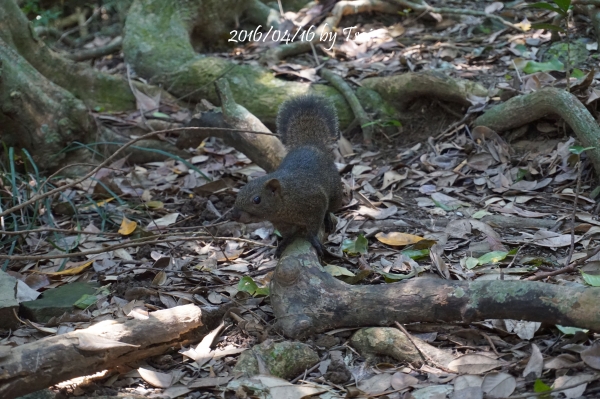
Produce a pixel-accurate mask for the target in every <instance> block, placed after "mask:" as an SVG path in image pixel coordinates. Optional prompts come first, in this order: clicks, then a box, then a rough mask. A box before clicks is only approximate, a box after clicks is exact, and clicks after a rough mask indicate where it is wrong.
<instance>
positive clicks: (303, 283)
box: [271, 240, 600, 338]
mask: <svg viewBox="0 0 600 399" xmlns="http://www.w3.org/2000/svg"><path fill="white" fill-rule="evenodd" d="M271 300H272V306H273V311H274V314H275V316H276V318H277V320H278V321H277V325H278V327H279V328H280V329H281V330H282V331H283V333H284V334H285V335H286V336H288V337H292V338H301V337H305V336H307V335H310V334H314V333H320V332H323V331H328V330H332V329H336V328H344V327H359V326H373V325H377V326H389V325H392V324H393V323H394V322H396V321H397V322H398V323H401V324H402V323H411V322H440V321H446V322H450V321H462V322H465V323H470V322H473V321H480V320H485V319H490V318H494V319H516V320H529V321H539V322H545V323H550V324H561V325H565V326H573V327H581V328H588V329H591V330H596V331H597V330H600V313H598V311H597V304H598V302H599V301H600V288H574V287H567V286H559V285H554V284H545V283H537V282H528V281H501V280H499V281H455V280H442V279H434V278H423V277H420V278H412V279H410V280H407V281H405V282H398V283H392V284H381V285H363V286H351V285H348V284H345V283H343V282H341V281H339V280H337V279H335V278H334V277H332V276H331V275H330V274H328V273H326V272H325V271H323V269H322V268H321V266H320V264H319V261H318V258H317V256H316V254H315V253H314V251H313V250H312V247H311V246H310V244H309V243H308V242H306V241H305V240H296V241H295V242H294V243H293V244H292V245H290V246H289V247H288V248H287V249H286V251H285V252H284V254H283V256H282V258H281V259H280V261H279V264H278V265H277V268H276V270H275V274H274V276H273V280H272V281H271Z"/></svg>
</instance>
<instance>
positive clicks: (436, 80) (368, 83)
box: [362, 72, 488, 108]
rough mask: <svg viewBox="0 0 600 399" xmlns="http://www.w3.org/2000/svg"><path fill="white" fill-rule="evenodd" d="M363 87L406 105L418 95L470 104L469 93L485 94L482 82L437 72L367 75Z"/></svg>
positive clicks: (391, 101)
mask: <svg viewBox="0 0 600 399" xmlns="http://www.w3.org/2000/svg"><path fill="white" fill-rule="evenodd" d="M362 84H363V87H366V88H368V89H372V90H375V91H376V92H378V93H379V94H380V95H381V97H383V99H384V100H386V101H389V102H390V103H392V104H396V105H398V106H400V107H401V108H402V107H405V106H406V105H408V104H410V103H411V102H412V100H414V99H415V98H417V97H423V96H427V97H435V98H437V99H439V100H441V101H449V102H455V103H458V104H462V105H465V106H467V105H471V102H470V101H469V96H477V97H486V96H487V95H488V92H487V90H486V89H485V88H484V87H483V86H481V85H480V84H479V83H475V82H470V81H468V80H461V79H454V78H451V77H449V76H446V75H444V74H441V73H437V72H423V73H404V74H402V75H394V76H387V77H383V78H368V79H365V80H363V81H362Z"/></svg>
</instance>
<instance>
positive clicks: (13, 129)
mask: <svg viewBox="0 0 600 399" xmlns="http://www.w3.org/2000/svg"><path fill="white" fill-rule="evenodd" d="M0 13H1V11H0ZM0 26H1V25H0ZM34 82H35V83H34ZM93 126H94V122H93V118H92V117H91V116H90V114H89V113H88V110H87V108H86V107H85V105H84V104H83V103H82V102H81V101H79V100H78V99H76V98H75V97H74V96H73V95H72V94H71V93H69V92H68V91H66V90H64V89H63V88H61V87H59V86H56V85H54V84H52V82H50V81H49V80H47V79H45V78H44V77H43V76H42V75H41V74H40V73H39V72H38V71H37V70H35V69H34V68H32V66H31V65H30V64H29V63H28V62H27V61H26V60H25V59H23V57H21V56H20V55H19V54H17V53H16V52H15V51H14V50H13V49H12V47H11V46H9V45H8V44H7V43H6V42H5V41H4V40H3V39H2V37H1V35H0V134H1V135H2V139H3V141H4V143H5V144H6V145H8V146H16V147H22V148H27V149H28V150H29V153H30V154H32V156H33V160H34V162H35V163H36V164H37V165H38V167H40V168H41V169H46V168H56V167H58V166H59V165H60V163H61V162H62V161H63V158H64V157H65V155H64V154H62V150H63V148H65V147H66V146H67V145H69V144H70V143H72V142H73V141H84V140H85V132H86V131H87V130H89V129H91V128H92V127H93Z"/></svg>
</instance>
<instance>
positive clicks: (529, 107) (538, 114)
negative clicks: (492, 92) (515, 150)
mask: <svg viewBox="0 0 600 399" xmlns="http://www.w3.org/2000/svg"><path fill="white" fill-rule="evenodd" d="M547 114H555V115H558V116H560V117H561V118H563V119H564V121H565V122H566V123H567V124H568V125H569V126H570V127H571V129H573V131H574V132H575V134H576V135H577V138H578V139H579V141H580V142H581V143H582V144H583V145H584V146H585V147H593V149H591V150H589V151H587V152H586V154H587V155H588V156H589V157H590V159H591V161H592V164H593V165H594V169H595V170H596V175H597V176H600V146H598V142H599V140H600V127H599V126H598V122H596V120H595V119H594V117H593V116H592V115H591V114H590V112H589V111H588V110H587V108H585V106H584V105H583V104H582V103H581V101H579V100H578V99H577V97H575V96H574V95H572V94H571V93H568V92H567V91H565V90H561V89H557V88H554V87H547V88H544V89H542V90H538V91H536V92H533V93H529V94H525V95H522V96H517V97H513V98H511V99H510V100H508V101H507V102H505V103H503V104H499V105H496V106H495V107H493V108H492V109H490V110H488V111H487V112H486V113H485V114H483V115H481V116H480V117H478V118H477V119H476V120H475V123H474V124H475V126H487V127H489V128H490V129H493V130H495V131H497V132H501V131H504V130H508V129H513V128H516V127H519V126H522V125H525V124H527V123H530V122H533V121H536V120H538V119H540V118H542V117H544V116H545V115H547Z"/></svg>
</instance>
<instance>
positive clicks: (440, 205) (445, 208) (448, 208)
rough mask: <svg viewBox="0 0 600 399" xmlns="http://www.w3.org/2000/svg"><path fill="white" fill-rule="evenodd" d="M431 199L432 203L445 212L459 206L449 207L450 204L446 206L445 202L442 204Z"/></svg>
mask: <svg viewBox="0 0 600 399" xmlns="http://www.w3.org/2000/svg"><path fill="white" fill-rule="evenodd" d="M432 201H433V203H434V204H435V205H436V206H437V207H439V208H442V209H443V210H445V211H446V212H450V211H452V210H453V209H457V208H460V206H457V207H456V208H452V207H450V206H448V205H446V204H442V203H441V202H439V201H436V200H434V199H432Z"/></svg>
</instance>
